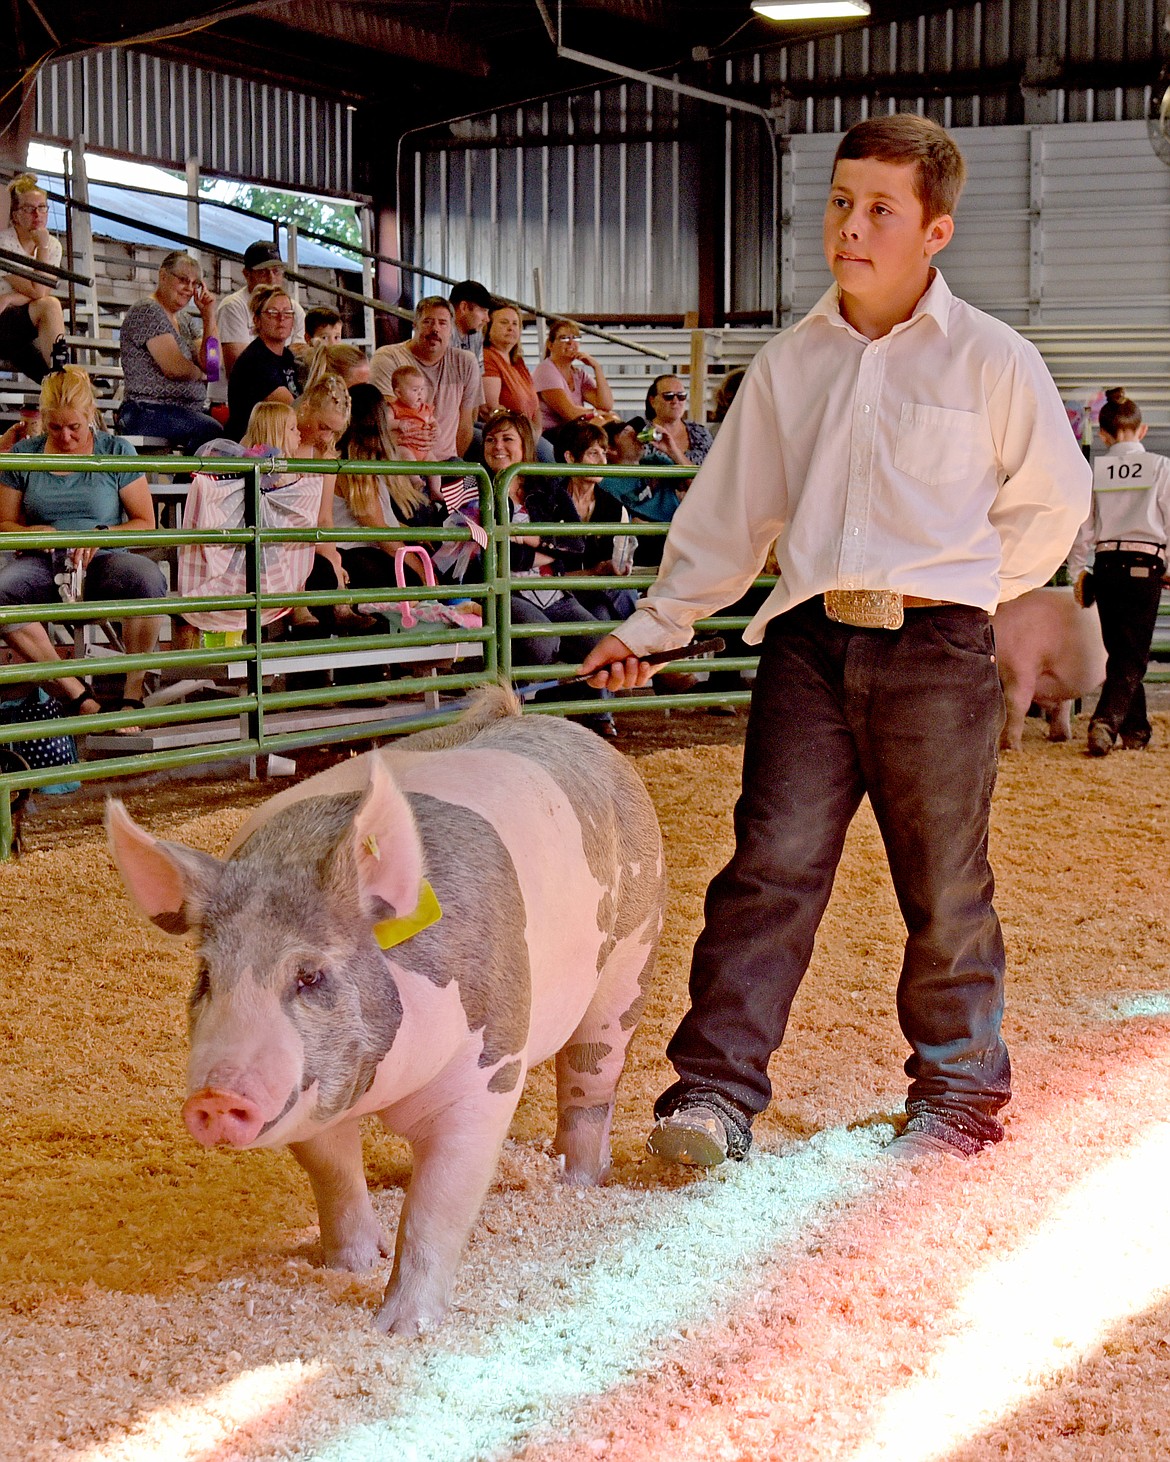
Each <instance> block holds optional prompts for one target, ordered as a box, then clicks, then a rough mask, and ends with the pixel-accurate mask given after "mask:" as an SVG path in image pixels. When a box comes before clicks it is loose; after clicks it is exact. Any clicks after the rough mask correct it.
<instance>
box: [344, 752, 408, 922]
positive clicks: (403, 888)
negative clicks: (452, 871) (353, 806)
mask: <svg viewBox="0 0 1170 1462" xmlns="http://www.w3.org/2000/svg"><path fill="white" fill-rule="evenodd" d="M351 838H352V841H351V843H350V849H351V850H352V854H353V866H354V867H355V868H356V870H357V883H358V893H359V895H360V897H361V900H362V903H363V904H364V905H365V908H366V911H367V912H368V913H369V914H370V915H371V916H372V917H373V918H374V919H384V918H386V917H387V916H388V915H395V916H397V917H399V918H404V917H405V916H406V915H407V914H413V913H414V911H415V909H417V908H418V901H419V893H420V890H421V887H422V879H423V851H422V839H421V838H420V837H419V833H418V827H417V825H416V824H415V820H414V813H413V812H412V811H411V809H410V803H409V802H408V801H407V800H406V796H405V794H404V793H403V792H402V790H401V788H400V787H399V786H398V785H397V783H396V782H395V781H394V778H393V777H392V776H391V775H390V773H389V772H388V771H387V770H386V768H385V767H384V766H383V765H382V763H381V761H380V760H379V759H378V758H377V757H372V758H371V759H370V784H369V787H368V788H367V789H366V795H365V796H364V797H363V798H362V801H361V804H360V805H359V807H358V810H357V812H355V813H354V818H353V832H352V834H351Z"/></svg>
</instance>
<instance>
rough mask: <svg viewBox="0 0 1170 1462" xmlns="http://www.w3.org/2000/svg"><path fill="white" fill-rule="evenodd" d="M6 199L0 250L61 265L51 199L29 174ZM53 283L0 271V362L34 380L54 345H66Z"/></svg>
mask: <svg viewBox="0 0 1170 1462" xmlns="http://www.w3.org/2000/svg"><path fill="white" fill-rule="evenodd" d="M8 202H9V222H8V227H7V228H6V229H4V230H3V232H0V249H7V250H8V252H9V253H10V254H23V255H24V257H25V258H26V259H27V260H28V261H29V263H30V264H52V265H53V266H54V267H57V266H59V265H60V263H61V244H60V242H59V241H58V240H57V239H55V238H54V237H53V235H52V234H51V233H50V232H49V229H48V222H49V200H48V198H47V197H46V196H45V194H44V193H43V192H42V191H41V189H40V186H39V185H38V183H37V180H36V178H34V177H33V176H32V174H31V173H22V174H21V175H20V177H18V178H13V179H12V181H11V182H10V183H9V184H8ZM3 268H4V265H3V261H0V271H2V270H3ZM55 287H56V286H55V285H53V284H37V283H36V281H35V280H32V279H28V278H26V277H25V276H24V275H22V274H5V273H0V360H4V361H9V362H11V364H12V365H14V366H16V368H17V369H18V370H20V371H23V372H24V374H25V375H26V376H28V378H29V379H30V380H32V381H39V380H41V378H42V377H43V376H44V374H45V372H46V371H47V370H48V369H49V366H50V365H51V364H52V359H53V345H54V343H55V342H56V341H57V340H58V339H61V340H62V343H64V341H63V336H64V331H65V318H64V316H63V315H62V313H61V301H60V300H59V299H58V298H57V297H56V295H55V294H54V293H53V290H54V288H55Z"/></svg>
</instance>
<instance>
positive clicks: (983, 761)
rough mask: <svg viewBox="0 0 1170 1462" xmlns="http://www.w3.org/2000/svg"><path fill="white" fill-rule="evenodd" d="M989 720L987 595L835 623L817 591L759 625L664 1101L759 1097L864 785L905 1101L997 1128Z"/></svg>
mask: <svg viewBox="0 0 1170 1462" xmlns="http://www.w3.org/2000/svg"><path fill="white" fill-rule="evenodd" d="M1002 723H1003V698H1002V695H1001V693H1000V688H999V678H998V675H997V672H996V666H995V659H994V644H993V640H992V633H991V626H990V622H989V620H988V616H987V615H986V614H985V613H983V611H982V610H978V609H971V608H966V607H963V606H957V605H956V606H950V605H948V606H945V607H940V608H935V609H911V610H907V611H906V622H905V624H904V625H903V627H902V628H901V629H900V630H896V631H889V630H864V629H853V628H851V627H850V626H848V625H840V624H835V623H833V622H831V621H830V620H829V619H827V618H826V616H825V613H824V610H823V608H822V605H821V602H820V600H819V598H818V599H816V600H811V601H809V602H807V603H805V604H802V605H799V606H798V607H797V608H796V609H793V610H790V611H789V612H788V613H786V614H783V615H780V616H779V617H778V618H776V619H775V620H773V621H772V622H771V623H770V624H769V626H768V629H767V632H766V634H765V638H764V648H763V654H762V658H761V661H760V669H759V674H758V678H757V680H756V686H755V692H754V694H753V697H752V706H751V715H750V718H749V721H748V730H747V742H746V745H745V748H744V767H743V791H742V793H741V795H740V798H739V800H738V802H737V804H736V808H735V834H736V846H735V853H734V855H733V857H732V860H731V862H730V863H729V864H728V865H727V867H726V868H725V869H724V870H723V871H722V872H721V873H720V874H719V875H718V876H717V877H716V878H715V879H714V881H713V882H712V884H711V887H710V889H709V890H708V892H707V902H706V926H705V928H704V929H703V932H702V934H701V935H700V937H699V939H698V942H697V943H696V945H695V951H694V957H693V962H692V966H691V982H690V991H691V1002H692V1003H691V1009H690V1010H689V1011H688V1013H687V1014H686V1016H685V1017H684V1018H683V1021H682V1023H681V1025H680V1026H679V1028H678V1031H677V1032H676V1033H675V1035H674V1038H673V1039H672V1040H671V1042H670V1045H669V1047H668V1049H667V1055H668V1056H669V1057H670V1060H671V1061H672V1062H673V1064H674V1067H675V1069H676V1070H677V1072H678V1073H679V1077H680V1080H679V1082H678V1083H677V1084H676V1085H675V1086H673V1087H671V1089H670V1090H669V1091H668V1092H666V1093H664V1094H663V1096H662V1097H660V1098H659V1101H658V1103H657V1105H656V1108H655V1110H656V1113H657V1115H659V1116H661V1115H663V1114H664V1113H665V1112H666V1111H669V1110H672V1109H673V1108H674V1107H675V1106H677V1105H678V1103H679V1098H680V1096H683V1095H685V1094H686V1093H687V1092H689V1091H695V1090H702V1089H707V1090H709V1091H714V1092H718V1093H720V1094H721V1095H722V1096H723V1097H724V1098H726V1099H727V1100H729V1101H730V1102H732V1103H733V1104H734V1105H735V1106H736V1107H738V1108H739V1109H740V1110H741V1111H743V1112H744V1113H746V1114H749V1115H754V1114H756V1113H758V1112H761V1111H763V1109H764V1108H765V1107H766V1106H767V1104H768V1102H769V1100H770V1098H771V1094H772V1093H771V1086H770V1084H769V1080H768V1061H769V1058H770V1057H771V1055H772V1053H773V1052H774V1051H775V1050H776V1049H777V1047H778V1046H779V1045H780V1042H781V1040H782V1039H783V1036H784V1030H785V1026H786V1024H787V1022H788V1013H789V1010H790V1009H791V1006H792V1000H793V997H794V996H795V994H796V991H797V988H798V986H799V985H800V982H801V979H802V978H803V977H804V973H805V970H806V969H807V968H808V963H809V960H810V958H811V956H812V951H813V939H814V936H815V935H816V931H817V926H818V924H819V923H820V920H821V916H822V914H823V913H824V910H825V905H826V904H827V903H828V899H829V893H830V890H831V889H832V885H833V876H834V873H835V872H836V868H837V864H838V861H839V860H840V857H841V850H842V847H843V845H844V841H845V833H846V830H847V828H848V826H849V823H850V821H851V820H852V818H853V814H854V813H855V812H856V811H857V808H858V805H859V804H860V802H861V799H862V797H863V796H864V795H865V794H866V793H868V794H869V798H870V802H871V804H872V806H873V810H874V813H875V815H876V817H877V822H878V826H879V828H880V830H881V835H882V838H883V840H884V842H885V846H886V854H887V857H888V858H889V864H890V871H891V874H892V875H893V881H894V888H895V891H896V893H897V897H898V903H899V907H900V908H901V911H902V917H903V918H904V920H905V922H906V928H907V935H908V937H907V941H906V949H905V956H904V959H903V963H902V972H901V978H900V980H899V983H898V995H897V1006H898V1019H899V1022H900V1024H901V1027H902V1031H903V1033H904V1034H905V1036H906V1039H907V1041H908V1042H909V1044H910V1046H911V1048H912V1055H911V1056H910V1059H909V1060H908V1061H907V1063H906V1074H907V1075H908V1076H909V1077H910V1091H909V1096H908V1098H907V1102H906V1109H907V1111H908V1112H909V1113H910V1114H911V1115H912V1116H919V1115H921V1116H931V1117H936V1118H939V1119H942V1120H945V1121H946V1122H947V1123H949V1124H951V1125H952V1126H954V1127H955V1128H957V1129H959V1130H960V1131H961V1132H963V1133H964V1134H965V1135H966V1136H967V1137H968V1138H971V1139H974V1140H975V1142H976V1143H983V1142H995V1141H998V1140H999V1138H1000V1137H1001V1136H1002V1135H1003V1129H1002V1127H1001V1126H1000V1124H999V1122H998V1121H997V1120H996V1118H995V1113H996V1112H997V1111H998V1110H999V1108H1001V1107H1002V1106H1003V1105H1004V1104H1005V1103H1006V1102H1007V1101H1008V1100H1009V1098H1010V1096H1011V1078H1010V1064H1009V1061H1008V1053H1007V1048H1006V1047H1005V1046H1004V1044H1003V1041H1002V1040H1001V1039H1000V1023H1001V1019H1002V1015H1003V976H1004V950H1003V939H1002V936H1001V933H1000V927H999V920H998V918H997V916H996V913H995V910H994V908H993V907H992V902H991V899H992V890H993V879H992V874H991V869H990V867H989V866H988V862H987V825H988V816H989V813H990V808H991V793H992V789H993V787H994V785H995V774H996V764H997V763H996V747H997V745H998V740H999V732H1000V727H1001V725H1002Z"/></svg>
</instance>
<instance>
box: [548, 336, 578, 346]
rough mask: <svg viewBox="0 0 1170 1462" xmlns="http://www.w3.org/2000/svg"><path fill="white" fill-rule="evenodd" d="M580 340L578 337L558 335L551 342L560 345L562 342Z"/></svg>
mask: <svg viewBox="0 0 1170 1462" xmlns="http://www.w3.org/2000/svg"><path fill="white" fill-rule="evenodd" d="M580 338H581V337H580V335H558V336H557V338H556V339H555V340H554V341H553V344H554V345H560V344H561V342H562V341H568V340H580Z"/></svg>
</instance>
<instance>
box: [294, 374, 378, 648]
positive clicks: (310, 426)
mask: <svg viewBox="0 0 1170 1462" xmlns="http://www.w3.org/2000/svg"><path fill="white" fill-rule="evenodd" d="M296 411H297V426H298V428H299V430H300V434H301V446H300V452H301V456H303V457H311V458H314V459H316V460H318V461H322V460H326V459H330V458H336V457H337V456H338V446H337V443H338V439H339V438H340V437H341V436H342V435H343V433H344V432H345V431H346V430H347V429H348V427H349V421H350V399H349V392H348V390H347V389H346V386H345V382H344V381H343V380H342V379H341V377H340V376H338V375H335V374H333V373H332V372H330V373H328V374H325V375H323V376H322V377H321V378H320V379H319V380H318V381H316V382H314V384H313V385H311V386H309V387H308V388H307V389H306V391H305V393H304V395H303V396H301V398H300V399H299V400H298V401H297V404H296ZM322 484H323V485H322V489H321V507H320V511H319V512H318V514H317V527H318V528H321V529H322V530H324V531H326V532H330V533H332V531H333V503H334V496H335V494H334V477H333V475H332V474H325V475H324V476H323V479H322ZM314 548H315V550H316V553H315V557H314V560H313V568H312V571H311V572H310V574H309V578H308V581H307V583H306V584H305V587H306V588H307V589H314V590H316V589H322V590H325V589H344V588H345V586H346V585H347V584H348V583H349V574H348V573H347V572H346V570H345V565H344V563H343V562H342V560H341V553H340V550H339V549H338V547H337V544H336V543H317V544H315V545H314ZM314 614H315V615H316V617H317V619H318V620H319V621H320V622H321V623H322V624H324V625H326V626H327V627H328V628H333V629H340V630H347V631H352V632H356V631H359V630H366V629H373V628H374V625H375V623H376V621H375V620H374V619H373V618H372V617H371V616H369V615H366V614H357V613H355V611H354V610H353V609H351V608H350V607H349V605H347V604H337V605H334V606H333V608H332V609H325V608H319V609H316V610H315V611H314Z"/></svg>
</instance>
